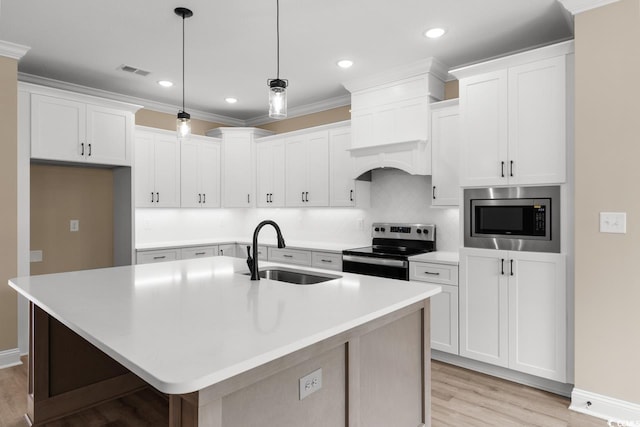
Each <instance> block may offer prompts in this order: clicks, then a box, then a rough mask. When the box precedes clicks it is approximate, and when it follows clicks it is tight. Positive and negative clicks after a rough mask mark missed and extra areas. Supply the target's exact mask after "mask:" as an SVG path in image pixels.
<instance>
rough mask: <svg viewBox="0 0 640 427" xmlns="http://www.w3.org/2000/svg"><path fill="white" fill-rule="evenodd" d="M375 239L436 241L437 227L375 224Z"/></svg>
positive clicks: (373, 233)
mask: <svg viewBox="0 0 640 427" xmlns="http://www.w3.org/2000/svg"><path fill="white" fill-rule="evenodd" d="M372 228H373V232H372V236H373V238H383V239H405V240H430V241H435V238H436V226H435V225H433V224H398V223H388V222H375V223H373V226H372Z"/></svg>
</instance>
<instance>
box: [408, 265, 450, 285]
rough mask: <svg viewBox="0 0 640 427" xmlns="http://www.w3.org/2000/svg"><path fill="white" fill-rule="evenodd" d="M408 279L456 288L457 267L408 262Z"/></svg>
mask: <svg viewBox="0 0 640 427" xmlns="http://www.w3.org/2000/svg"><path fill="white" fill-rule="evenodd" d="M409 279H410V280H419V281H421V282H431V283H441V284H443V285H455V286H457V285H458V266H457V265H449V264H435V263H430V262H410V263H409Z"/></svg>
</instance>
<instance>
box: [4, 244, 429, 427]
mask: <svg viewBox="0 0 640 427" xmlns="http://www.w3.org/2000/svg"><path fill="white" fill-rule="evenodd" d="M274 265H275V264H273V263H266V262H264V263H261V267H267V266H274ZM304 270H305V271H309V272H312V271H317V272H321V270H315V269H310V268H305V269H304ZM247 272H248V269H247V266H246V264H245V262H244V260H240V259H237V258H229V257H211V258H203V259H195V260H184V261H174V262H166V263H161V264H148V265H135V266H126V267H114V268H108V269H97V270H87V271H79V272H70V273H60V274H49V275H42V276H32V277H23V278H17V279H13V280H11V281H10V282H9V284H10V286H12V287H13V288H15V289H16V290H17V291H18V292H19V293H21V294H22V295H24V296H25V297H26V298H27V299H29V300H30V302H31V308H32V309H31V336H30V354H29V395H28V402H29V404H28V414H27V415H28V417H29V420H30V422H32V423H33V425H41V424H44V423H46V422H49V421H51V420H54V419H57V418H60V417H63V416H65V415H67V414H70V413H73V412H77V411H79V410H81V409H83V408H86V407H90V406H92V405H96V404H98V403H100V402H104V401H107V400H109V399H113V398H117V397H120V396H123V395H126V394H128V393H131V392H134V391H137V390H139V389H140V388H142V387H145V386H147V384H148V385H151V386H152V387H154V388H155V389H156V390H158V391H159V392H161V393H164V394H166V395H167V396H168V401H169V418H170V419H169V425H170V426H189V427H191V426H210V427H223V426H225V427H226V426H246V427H248V426H259V425H260V426H276V425H277V426H345V425H348V426H367V427H375V426H389V425H394V426H407V427H414V426H418V425H420V424H421V423H424V424H425V425H430V368H429V366H430V349H429V342H430V341H429V329H430V328H429V318H430V316H429V307H430V306H429V298H430V297H431V296H433V295H436V294H437V293H438V292H440V288H439V286H437V285H430V284H426V283H417V282H404V281H395V280H389V279H383V278H377V277H370V276H360V275H354V274H349V273H339V276H340V277H338V278H336V279H333V280H329V281H326V282H323V283H318V284H314V285H295V284H290V283H284V282H279V281H274V280H265V279H263V280H260V281H259V282H252V281H250V280H249V277H248V276H247V275H245V274H244V273H247ZM325 273H328V272H325ZM331 273H333V274H336V273H335V272H331ZM319 369H321V371H318V370H319ZM307 374H312V375H311V376H310V377H309V379H307V378H304V379H303V377H305V376H306V375H307ZM301 379H303V380H302V381H301ZM309 391H311V392H312V394H309V395H308V396H306V397H305V398H304V399H301V395H302V394H304V393H308V392H309Z"/></svg>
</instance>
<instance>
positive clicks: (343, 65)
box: [338, 59, 353, 68]
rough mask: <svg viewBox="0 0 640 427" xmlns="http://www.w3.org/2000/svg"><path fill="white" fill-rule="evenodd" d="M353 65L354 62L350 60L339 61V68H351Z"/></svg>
mask: <svg viewBox="0 0 640 427" xmlns="http://www.w3.org/2000/svg"><path fill="white" fill-rule="evenodd" d="M352 65H353V61H350V60H348V59H342V60H340V61H338V67H340V68H350V67H351V66H352Z"/></svg>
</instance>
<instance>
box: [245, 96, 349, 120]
mask: <svg viewBox="0 0 640 427" xmlns="http://www.w3.org/2000/svg"><path fill="white" fill-rule="evenodd" d="M345 105H351V95H342V96H336V97H335V98H329V99H325V100H323V101H319V102H314V103H311V104H306V105H300V106H298V107H293V108H289V111H288V112H287V119H292V118H294V117H300V116H306V115H307V114H313V113H319V112H321V111H326V110H330V109H332V108H338V107H344V106H345ZM275 121H276V120H274V119H272V118H270V117H269V115H266V114H265V115H262V116H258V117H254V118H252V119H248V120H246V121H245V122H244V123H245V124H244V126H258V125H264V124H266V123H271V122H275Z"/></svg>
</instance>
